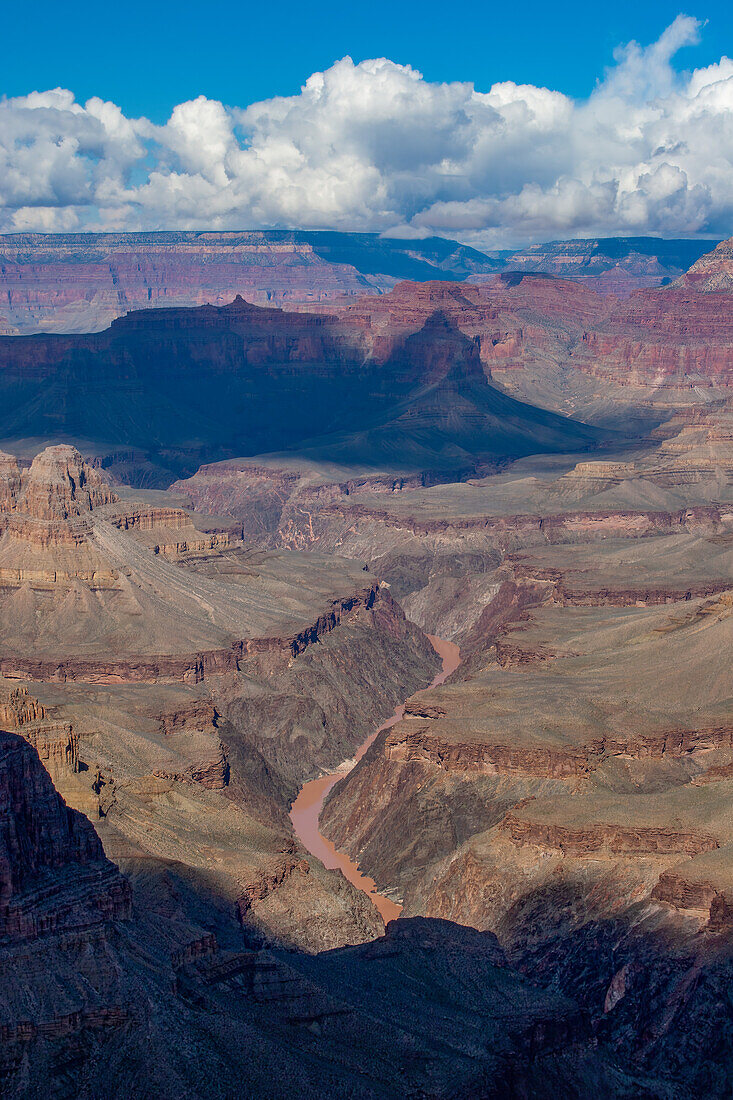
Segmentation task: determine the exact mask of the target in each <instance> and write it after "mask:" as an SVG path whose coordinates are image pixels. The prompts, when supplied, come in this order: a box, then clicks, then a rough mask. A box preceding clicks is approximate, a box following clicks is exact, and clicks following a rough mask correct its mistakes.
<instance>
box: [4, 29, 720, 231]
mask: <svg viewBox="0 0 733 1100" xmlns="http://www.w3.org/2000/svg"><path fill="white" fill-rule="evenodd" d="M699 33H700V25H699V23H698V22H697V21H696V20H695V19H692V18H690V17H688V16H678V18H677V19H675V21H674V22H673V23H672V24H671V25H670V26H669V27H668V28H667V29H666V30H665V31H664V33H663V34H662V35H661V37H660V38H659V40H658V41H657V42H655V43H652V44H651V45H649V46H646V47H644V46H640V45H639V44H638V43H635V42H632V43H630V44H628V45H626V46H623V47H620V48H619V49H618V50H617V52H616V55H615V63H614V65H613V66H612V67H611V68H610V69H609V70H608V71H607V72H606V73H605V74H604V76H603V78H602V79H601V80H600V81H599V82H598V85H597V87H596V89H595V90H594V92H593V94H592V95H591V96H590V97H589V98H588V99H586V100H583V101H577V100H573V99H570V98H568V97H567V96H565V95H563V94H561V93H560V92H557V91H553V90H551V89H548V88H540V87H534V86H533V85H527V84H514V83H512V82H508V81H507V82H503V83H499V84H495V85H494V86H493V87H492V88H490V89H489V90H488V91H487V92H481V91H477V90H476V88H475V87H474V85H473V84H470V83H459V82H455V83H431V82H429V81H426V80H425V79H424V78H423V77H422V75H421V74H420V73H419V72H417V71H416V70H415V69H412V68H410V66H407V65H397V64H395V63H394V62H392V61H389V60H387V59H385V58H380V59H376V60H371V61H363V62H361V63H360V64H354V62H353V61H352V60H351V58H348V57H345V58H343V59H342V60H340V61H338V62H336V64H334V65H333V66H332V67H331V68H330V69H328V70H326V71H325V72H322V73H314V74H313V76H311V77H310V78H309V79H308V80H307V82H306V84H305V85H304V87H303V88H302V89H301V90H300V92H299V94H298V95H294V96H287V97H276V98H274V99H270V100H266V101H263V102H261V103H254V104H251V105H250V106H247V107H227V106H224V105H223V104H221V103H219V102H216V101H213V100H209V99H207V98H205V97H204V96H199V97H198V98H197V99H195V100H192V101H189V102H187V103H181V104H179V105H178V106H177V107H175V108H174V110H173V112H172V114H171V117H170V118H169V120H168V121H167V123H166V124H165V125H163V126H156V125H154V124H153V123H151V122H150V121H149V120H147V119H145V118H138V119H135V118H127V117H125V115H124V114H123V113H122V111H121V110H120V109H119V107H117V106H116V105H115V104H113V103H107V102H104V101H103V100H101V99H98V98H93V99H90V100H88V101H87V102H86V103H84V104H80V103H77V102H76V100H75V98H74V96H73V94H72V93H71V92H69V91H66V90H65V89H61V88H57V89H54V90H51V91H46V92H32V93H31V94H29V95H27V96H23V97H18V98H15V99H6V100H2V101H0V229H2V230H3V231H5V232H9V231H13V230H26V229H39V230H54V229H57V230H69V229H73V228H79V229H84V228H88V229H93V228H98V229H115V228H119V229H146V228H157V227H181V228H197V229H203V228H212V229H224V228H248V227H255V226H264V227H271V226H272V227H294V228H311V229H323V228H335V229H344V230H349V229H351V230H376V231H380V232H383V233H394V234H398V235H402V236H411V235H415V236H419V235H425V234H428V233H436V234H445V235H449V236H456V237H459V238H460V239H461V240H465V241H469V242H471V243H474V244H476V245H477V246H479V247H482V246H483V247H500V246H502V245H510V244H519V243H522V242H524V241H527V240H530V239H535V240H536V239H548V238H550V237H552V236H571V235H572V236H586V235H594V234H603V235H612V234H643V233H656V234H662V235H665V236H672V235H678V236H686V235H692V234H703V235H721V236H725V235H730V234H731V233H733V61H731V60H730V59H729V58H727V57H722V58H721V59H720V61H719V62H717V63H716V64H713V65H709V66H707V67H706V68H702V69H698V70H696V71H694V72H692V73H687V74H683V75H680V74H678V73H677V72H676V70H675V68H674V66H673V59H674V57H675V54H676V53H677V51H678V50H679V49H680V48H681V47H683V46H685V45H690V44H692V43H694V42H696V41H697V39H698V36H699Z"/></svg>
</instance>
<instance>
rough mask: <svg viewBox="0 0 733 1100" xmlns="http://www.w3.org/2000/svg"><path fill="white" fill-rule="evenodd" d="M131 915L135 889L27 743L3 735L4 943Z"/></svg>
mask: <svg viewBox="0 0 733 1100" xmlns="http://www.w3.org/2000/svg"><path fill="white" fill-rule="evenodd" d="M129 915H130V889H129V886H128V884H127V882H126V881H125V879H124V878H123V877H122V876H121V875H120V873H119V871H118V870H117V868H116V867H115V866H114V865H113V864H112V863H110V862H109V861H108V860H107V859H106V858H105V855H104V851H103V849H102V845H101V843H100V841H99V838H98V837H97V835H96V833H95V832H94V829H93V828H92V826H91V825H90V824H89V822H88V821H87V820H86V818H84V817H83V816H82V815H81V814H79V813H77V812H76V811H75V810H70V809H69V808H68V807H67V806H66V805H65V804H64V802H63V800H62V798H61V797H60V795H59V794H57V792H56V791H55V789H54V787H53V784H52V783H51V780H50V778H49V776H48V774H47V773H46V772H45V771H44V769H43V768H42V767H41V765H40V763H39V760H38V755H37V754H36V752H35V751H34V749H33V748H31V746H30V745H29V744H27V743H26V741H25V740H24V739H23V738H21V737H19V736H17V735H16V734H11V733H0V941H2V942H8V941H9V942H17V941H19V940H27V939H36V938H38V937H39V936H43V935H47V934H48V933H50V932H56V931H59V930H62V929H64V928H69V929H73V930H75V931H76V932H77V933H78V932H80V931H82V930H84V929H91V928H93V927H94V926H95V925H99V924H102V923H104V922H106V921H108V920H110V919H121V918H125V917H128V916H129Z"/></svg>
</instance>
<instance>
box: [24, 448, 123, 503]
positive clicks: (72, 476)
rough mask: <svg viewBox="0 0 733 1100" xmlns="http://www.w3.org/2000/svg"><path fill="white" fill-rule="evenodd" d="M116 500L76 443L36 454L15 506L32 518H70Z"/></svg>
mask: <svg viewBox="0 0 733 1100" xmlns="http://www.w3.org/2000/svg"><path fill="white" fill-rule="evenodd" d="M115 500H117V496H116V494H115V493H114V492H113V491H112V490H111V489H110V488H109V486H108V485H106V484H105V482H104V481H103V480H102V477H101V475H100V474H99V471H98V470H95V469H93V468H92V467H91V466H87V464H86V463H85V462H84V459H83V458H82V457H81V455H80V454H79V452H78V451H77V450H76V448H75V447H69V446H66V445H59V446H55V447H47V448H46V449H45V451H41V453H40V454H39V455H37V456H36V457H35V458H34V460H33V462H32V463H31V467H30V469H29V470H28V472H27V474H26V475H24V476H23V477H22V479H21V489H20V492H19V494H18V497H17V500H16V502H15V509H14V510H15V511H16V512H18V513H19V514H21V515H24V516H31V517H32V518H33V519H40V520H52V521H53V520H67V519H71V518H72V517H75V516H84V515H86V514H87V513H89V512H91V511H92V509H94V508H98V507H99V506H100V505H102V504H109V503H111V502H112V501H115Z"/></svg>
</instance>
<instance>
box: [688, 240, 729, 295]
mask: <svg viewBox="0 0 733 1100" xmlns="http://www.w3.org/2000/svg"><path fill="white" fill-rule="evenodd" d="M678 285H679V286H682V287H689V288H691V289H694V290H695V291H697V292H698V293H699V292H702V293H705V294H708V293H717V292H720V291H723V292H725V293H730V292H731V291H733V238H730V239H729V240H727V241H721V242H720V244H719V245H718V246H717V247H716V248H714V249H713V250H712V251H711V252H706V253H705V254H704V255H703V256H701V257H700V259H699V260H697V261H696V262H695V263H694V264H693V265H692V266H691V267H690V269H689V271H686V272H685V274H684V275H682V277H681V278H680V280H679V283H678Z"/></svg>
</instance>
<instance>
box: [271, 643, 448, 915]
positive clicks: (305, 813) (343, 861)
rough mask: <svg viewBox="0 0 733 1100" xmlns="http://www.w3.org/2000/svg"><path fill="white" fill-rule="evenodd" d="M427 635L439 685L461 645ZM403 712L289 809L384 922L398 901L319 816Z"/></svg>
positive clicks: (298, 831) (306, 836) (313, 846)
mask: <svg viewBox="0 0 733 1100" xmlns="http://www.w3.org/2000/svg"><path fill="white" fill-rule="evenodd" d="M428 638H429V639H430V642H431V644H432V646H433V648H434V649H435V652H436V653H437V654H438V656H439V657H440V658H441V659H442V661H443V667H442V669H441V671H440V672H439V673H438V674H437V676H436V677H435V679H434V680H433V682H432V683H431V684H430V687H436V686H437V685H438V684H442V683H443V681H444V680H446V679H447V678H448V677H449V676H450V674H451V672H453V671H454V669H456V668H457V667H458V664H459V662H460V659H461V657H460V651H459V649H458V646H457V645H454V644H453V642H448V641H446V640H445V639H444V638H436V637H435V636H434V635H432V634H428ZM404 713H405V705H404V703H401V704H400V705H399V706H398V707H397V709H396V710H395V712H394V714H393V715H392V717H391V718H390V719H388V721H386V722H385V723H384V725H381V726H380V727H379V729H377V730H375V731H374V733H372V734H370V735H369V737H367V739H366V741H364V743H363V744H362V745H360V746H359V748H358V750H357V752H356V755H355V756H354V757H352V758H351V759H350V760H344V761H343V763H342V764H339V766H338V768H336V770H335V771H333V772H331V773H330V774H329V775H322V776H321V777H320V779H312V780H311V781H310V783H305V784H304V785H303V786H302V787H301V788H300V792H299V794H298V797H297V798H296V799H295V802H293V805H292V807H291V809H290V820H291V821H292V823H293V829H294V830H295V835H296V836H297V837H298V840H299V841H300V842H301V844H302V845H303V846H304V847H305V848H306V849H307V850H308V851H309V852H310V854H311V855H312V856H316V858H317V859H320V861H321V863H322V864H323V865H324V867H327V868H328V869H329V870H340V871H341V872H342V873H343V875H344V876H345V878H347V879H348V880H349V882H351V883H353V884H354V886H356V887H358V889H359V890H363V891H364V893H365V894H366V895H367V897H368V898H369V900H370V901H371V902H373V903H374V905H375V906H376V907H377V909H378V910H379V912H380V913H381V915H382V918H383V920H384V921H385V923H386V922H387V921H388V920H394V919H395V917H399V915H400V913H401V912H402V906H401V905H397V903H396V902H394V901H392V900H391V899H390V898H387V897H384V895H383V894H379V893H378V892H377V887H376V884H375V882H374V880H373V879H371V878H368V877H367V876H366V875H363V874H362V873H361V871H360V870H359V867H358V865H357V864H356V863H354V861H353V860H351V859H349V857H348V856H347V855H345V854H344V853H343V852H339V851H338V850H337V849H336V847H335V845H333V844H332V843H331V841H330V840H327V839H326V837H325V836H322V834H321V833H320V832H319V831H318V819H319V817H320V816H321V810H322V809H323V803H324V802H325V801H326V796H327V795H328V793H329V791H330V790H331V789H332V788H333V787H335V786H336V784H337V783H338V781H339V779H343V778H344V776H345V775H348V774H349V772H350V771H351V769H352V768H354V767H355V766H356V764H357V762H358V761H359V760H361V758H362V756H363V755H364V753H365V752H366V751H367V749H368V748H369V746H370V745H371V743H372V741H374V739H375V738H376V736H377V734H379V733H381V732H382V730H386V729H389V728H390V726H394V724H395V723H396V722H399V720H400V718H402V716H403V714H404Z"/></svg>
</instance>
